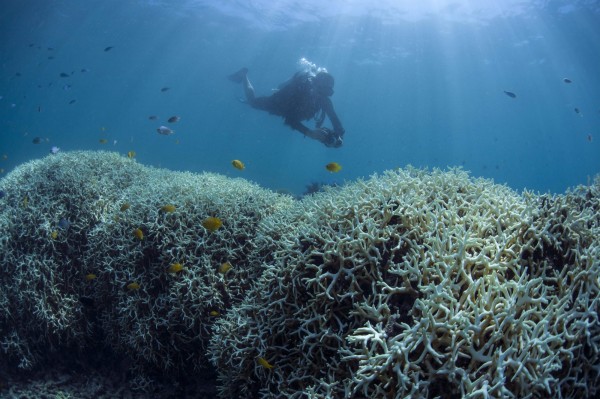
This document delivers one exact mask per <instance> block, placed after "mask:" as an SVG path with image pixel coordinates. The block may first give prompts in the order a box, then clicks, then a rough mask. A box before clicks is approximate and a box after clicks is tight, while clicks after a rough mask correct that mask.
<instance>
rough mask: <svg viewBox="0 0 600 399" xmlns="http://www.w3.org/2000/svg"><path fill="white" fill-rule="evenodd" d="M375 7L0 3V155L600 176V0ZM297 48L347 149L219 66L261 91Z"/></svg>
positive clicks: (292, 66) (274, 178) (528, 184)
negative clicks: (108, 155)
mask: <svg viewBox="0 0 600 399" xmlns="http://www.w3.org/2000/svg"><path fill="white" fill-rule="evenodd" d="M320 3H326V4H328V5H327V6H325V5H319V4H320ZM368 3H370V2H366V1H342V0H332V1H328V2H322V1H316V0H310V1H309V0H307V1H302V2H299V1H291V0H286V1H277V2H273V1H266V0H261V1H242V0H239V1H218V2H217V1H208V0H207V1H190V0H187V1H186V0H177V1H176V0H171V1H149V0H143V1H142V0H139V1H133V0H131V1H123V0H118V1H116V0H85V1H83V0H54V1H50V0H38V1H33V0H3V1H2V7H1V8H0V96H2V98H1V99H0V157H1V159H0V168H2V169H3V170H4V173H8V172H9V171H10V170H11V169H12V168H13V167H15V166H16V165H18V164H20V163H23V162H25V161H27V160H30V159H35V158H40V157H43V156H46V155H47V154H49V151H50V148H51V147H52V146H58V147H60V148H61V151H70V150H80V149H88V150H112V151H118V152H120V153H122V154H123V155H124V156H125V154H126V153H127V152H128V151H135V153H136V159H137V160H138V161H139V162H141V163H144V164H148V165H153V166H160V167H165V168H169V169H173V170H186V171H194V172H200V171H211V172H217V173H222V174H225V175H228V176H232V177H237V176H241V177H244V178H247V179H249V180H252V181H255V182H257V183H259V184H261V185H263V186H265V187H268V188H271V189H275V190H288V191H290V192H293V193H294V194H301V193H302V192H303V191H304V189H305V186H306V185H307V184H310V183H311V182H324V183H343V182H344V181H349V180H355V179H357V178H360V177H367V176H369V175H371V174H373V173H380V172H382V171H384V170H386V169H392V168H397V167H404V166H406V165H408V164H411V165H414V166H419V167H429V168H432V167H439V168H446V167H448V166H462V167H463V168H464V169H466V170H469V171H471V172H472V174H473V175H474V176H481V177H486V178H493V179H494V180H495V181H496V182H498V183H506V184H507V185H509V186H510V187H513V188H515V189H517V190H521V189H523V188H528V189H531V190H534V191H542V192H546V191H550V192H563V191H564V190H565V189H566V188H567V187H570V186H575V185H577V184H587V183H588V182H589V179H593V177H594V175H596V174H598V173H600V73H598V71H600V1H589V0H588V1H534V0H506V1H504V0H503V1H502V2H500V1H496V0H486V1H483V0H478V1H475V0H473V1H467V0H460V1H454V2H451V1H442V0H440V1H418V2H415V1H382V2H376V3H377V4H376V5H374V4H369V5H367V4H368ZM374 3H375V2H374ZM212 4H216V5H212ZM273 4H276V5H273ZM412 4H417V5H412ZM109 46H112V47H113V48H112V49H110V50H109V51H105V48H107V47H109ZM302 57H306V58H307V59H308V60H310V61H312V62H314V63H315V64H317V65H319V66H322V67H325V68H327V70H328V71H329V72H330V73H331V74H332V75H333V76H334V77H335V79H336V87H335V94H334V96H333V98H332V99H333V102H334V105H335V108H336V111H337V113H338V115H339V117H340V119H341V120H342V123H343V125H344V127H345V129H346V136H345V142H344V146H343V147H342V148H340V149H330V148H326V147H324V146H323V145H322V144H320V143H319V142H316V141H313V140H310V139H308V138H304V137H302V135H301V134H299V133H297V132H294V131H292V130H290V129H289V128H288V127H286V126H284V125H283V123H282V120H281V119H280V118H278V117H276V116H272V115H269V114H267V113H264V112H261V111H257V110H254V109H251V108H250V107H248V106H247V105H246V104H243V103H241V102H240V101H238V99H239V98H240V97H242V96H243V93H242V89H241V87H240V85H236V84H233V83H232V82H230V81H228V80H227V79H226V78H225V76H226V75H227V74H229V73H232V72H234V71H236V70H238V69H239V68H240V67H242V66H246V67H248V68H249V70H250V73H249V76H250V79H251V80H252V83H253V84H254V86H255V88H256V91H257V94H259V95H260V94H263V95H265V94H269V93H270V92H271V90H272V89H273V88H275V87H277V85H278V84H280V83H281V82H283V81H285V80H286V79H287V78H289V77H290V76H291V75H292V74H293V73H294V72H295V71H297V70H298V65H297V63H298V60H299V59H300V58H302ZM82 70H84V71H82ZM61 73H66V74H67V75H69V76H68V77H60V74H61ZM564 78H568V79H571V80H572V83H570V84H569V83H565V82H564V81H563V79H564ZM163 87H169V88H170V89H169V90H168V91H165V92H162V91H161V88H163ZM505 90H506V91H511V92H514V93H515V94H516V95H517V97H516V98H511V97H509V96H507V95H505V94H504V91H505ZM72 100H75V102H74V103H71V104H70V102H72ZM575 108H577V109H578V110H579V113H577V112H575ZM150 115H157V116H158V117H159V119H158V120H156V121H152V120H149V119H148V117H149V116H150ZM172 115H179V116H181V121H179V122H178V123H176V124H172V125H169V124H167V123H166V119H167V118H168V117H170V116H172ZM160 125H168V126H170V127H171V128H173V129H174V130H175V134H174V135H172V136H162V135H159V134H157V132H156V128H157V127H158V126H160ZM35 137H40V138H41V139H42V142H41V143H39V144H34V143H33V142H32V140H33V139H34V138H35ZM100 139H105V140H107V141H108V142H107V143H106V144H101V143H100V142H99V140H100ZM233 159H240V160H242V161H243V162H244V163H245V164H246V169H245V170H243V171H238V170H237V169H234V168H233V167H232V166H231V163H230V162H231V160H233ZM332 161H336V162H338V163H340V164H341V165H342V167H343V169H342V171H340V172H339V173H337V174H332V173H329V172H328V171H327V170H326V169H325V168H324V165H325V164H327V163H329V162H332ZM0 176H1V175H0Z"/></svg>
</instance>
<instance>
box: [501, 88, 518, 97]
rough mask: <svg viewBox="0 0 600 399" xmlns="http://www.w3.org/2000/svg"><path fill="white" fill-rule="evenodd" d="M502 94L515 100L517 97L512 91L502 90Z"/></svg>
mask: <svg viewBox="0 0 600 399" xmlns="http://www.w3.org/2000/svg"><path fill="white" fill-rule="evenodd" d="M504 94H506V95H507V96H509V97H510V98H517V95H516V94H515V93H513V92H512V91H506V90H504Z"/></svg>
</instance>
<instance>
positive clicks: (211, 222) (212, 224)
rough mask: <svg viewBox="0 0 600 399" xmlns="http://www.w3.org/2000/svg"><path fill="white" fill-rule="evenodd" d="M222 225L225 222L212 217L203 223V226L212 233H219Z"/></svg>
mask: <svg viewBox="0 0 600 399" xmlns="http://www.w3.org/2000/svg"><path fill="white" fill-rule="evenodd" d="M222 225H223V222H222V221H221V219H219V218H215V217H212V216H211V217H208V218H206V219H204V221H203V222H202V226H203V227H204V228H205V229H206V230H208V231H210V232H211V233H213V232H215V231H217V230H218V229H219V227H221V226H222Z"/></svg>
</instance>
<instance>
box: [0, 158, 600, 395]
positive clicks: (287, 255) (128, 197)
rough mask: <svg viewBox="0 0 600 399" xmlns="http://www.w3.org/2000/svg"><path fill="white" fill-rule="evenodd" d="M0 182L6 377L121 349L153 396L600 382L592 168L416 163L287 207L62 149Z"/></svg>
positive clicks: (430, 391)
mask: <svg viewBox="0 0 600 399" xmlns="http://www.w3.org/2000/svg"><path fill="white" fill-rule="evenodd" d="M0 190H2V192H3V193H5V195H4V197H2V198H0V265H1V267H0V287H1V288H2V289H0V307H1V308H2V310H3V311H2V312H0V353H1V354H2V356H0V377H2V376H3V375H6V374H11V375H13V374H14V373H15V372H16V371H18V370H35V369H36V368H38V369H39V368H44V366H46V365H47V364H49V363H50V362H52V363H54V362H62V363H64V364H66V365H69V364H76V365H81V366H85V367H88V368H89V367H94V366H95V365H97V364H101V363H103V362H104V359H107V358H108V359H113V360H112V361H113V362H114V364H115V368H116V369H119V368H122V369H123V372H128V373H129V374H128V375H129V376H130V377H131V378H128V380H129V383H130V385H131V388H132V389H137V390H143V391H146V392H152V389H153V388H152V387H153V386H154V387H156V386H157V385H160V382H159V381H158V379H159V377H157V376H160V378H166V379H169V378H170V379H171V380H172V381H173V380H174V381H178V383H182V384H185V381H193V379H194V378H196V377H197V376H199V375H202V376H203V378H210V376H209V377H206V376H207V374H206V373H207V371H208V372H210V371H211V369H213V368H214V369H216V372H217V374H218V375H217V377H216V378H217V382H218V391H219V396H220V397H222V398H232V397H239V398H256V397H262V398H271V397H289V398H305V397H308V398H350V397H354V398H363V397H364V398H367V397H368V398H370V397H388V398H405V397H422V398H436V397H437V398H459V397H465V398H487V397H503V398H544V397H556V398H579V397H593V396H594V395H597V394H598V391H599V390H598V387H599V383H600V380H599V376H600V353H599V350H600V342H599V341H600V334H599V333H600V331H599V330H600V322H599V320H598V315H599V303H598V294H599V292H600V281H599V278H600V277H599V268H600V238H599V237H600V231H599V230H600V216H599V215H600V212H599V211H600V209H599V208H600V178H597V179H596V181H595V184H594V185H593V186H590V187H580V188H577V189H576V190H574V191H570V192H567V193H565V194H563V195H553V196H551V195H536V194H533V193H529V192H524V193H522V194H519V193H516V192H514V191H513V190H510V189H509V188H507V187H504V186H501V185H496V184H493V183H492V182H490V181H487V180H483V179H473V178H471V177H469V175H468V174H467V173H466V172H464V171H461V170H449V171H445V172H442V171H439V170H434V171H424V170H417V169H412V168H408V169H405V170H397V171H389V172H386V173H385V174H383V175H381V176H374V177H372V178H370V179H368V180H366V181H357V182H354V183H351V184H348V185H346V186H343V187H324V191H322V192H318V193H315V194H313V195H310V196H306V197H304V198H303V199H302V200H294V199H293V198H291V197H290V196H286V195H279V194H276V193H273V192H271V191H268V190H265V189H261V188H260V187H258V186H256V185H254V184H251V183H248V182H246V181H244V180H242V179H229V178H225V177H223V176H219V175H215V174H210V173H203V174H190V173H179V172H169V171H164V170H160V169H153V168H148V167H145V166H142V165H139V164H138V163H136V162H135V161H134V160H132V159H128V158H126V157H122V156H119V155H117V154H113V153H104V152H71V153H62V152H61V153H59V154H56V155H53V156H50V157H47V158H44V159H42V160H39V161H33V162H30V163H27V164H24V165H22V166H20V167H19V168H17V169H15V170H14V171H13V172H11V173H10V174H9V175H7V176H6V177H5V178H3V179H2V180H0ZM209 218H214V219H210V220H211V223H210V224H209V223H207V220H209ZM204 226H208V227H204ZM224 264H225V266H223V265H224ZM82 354H85V356H82ZM94 354H96V356H95V355H94ZM209 360H210V363H209ZM211 363H212V364H211ZM1 389H2V387H1V386H0V390H1Z"/></svg>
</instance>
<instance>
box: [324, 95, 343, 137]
mask: <svg viewBox="0 0 600 399" xmlns="http://www.w3.org/2000/svg"><path fill="white" fill-rule="evenodd" d="M323 111H325V113H326V114H327V117H328V118H329V120H330V121H331V125H332V126H333V131H334V132H335V133H336V134H337V135H338V136H340V137H342V136H343V135H344V133H345V132H346V131H345V130H344V128H343V127H342V122H340V118H338V116H337V114H336V113H335V110H334V109H333V103H332V102H331V99H330V98H329V97H327V98H325V99H324V101H323Z"/></svg>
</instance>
